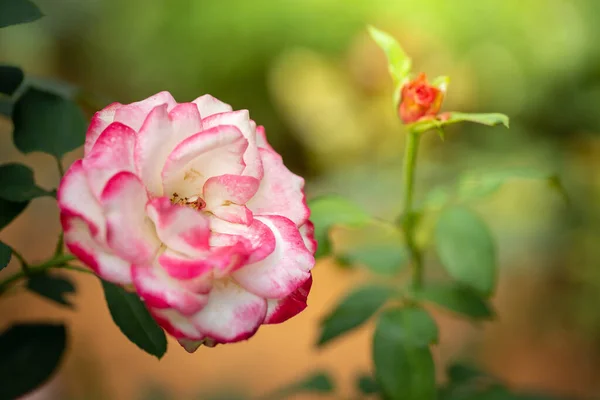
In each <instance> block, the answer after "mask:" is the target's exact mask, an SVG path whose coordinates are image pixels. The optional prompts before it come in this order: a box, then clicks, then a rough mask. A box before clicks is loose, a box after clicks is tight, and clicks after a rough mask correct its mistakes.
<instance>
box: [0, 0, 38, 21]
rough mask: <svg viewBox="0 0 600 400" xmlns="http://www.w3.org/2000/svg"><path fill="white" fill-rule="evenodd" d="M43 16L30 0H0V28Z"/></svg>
mask: <svg viewBox="0 0 600 400" xmlns="http://www.w3.org/2000/svg"><path fill="white" fill-rule="evenodd" d="M43 16H44V14H42V12H41V11H40V9H39V8H37V6H36V5H35V4H34V3H32V2H31V1H29V0H0V28H4V27H6V26H10V25H17V24H23V23H26V22H33V21H35V20H37V19H40V18H41V17H43Z"/></svg>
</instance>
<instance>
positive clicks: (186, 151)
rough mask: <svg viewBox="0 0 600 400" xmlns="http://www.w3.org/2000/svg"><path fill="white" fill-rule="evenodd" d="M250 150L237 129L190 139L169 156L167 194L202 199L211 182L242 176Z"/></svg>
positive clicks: (165, 175) (164, 177) (213, 130)
mask: <svg viewBox="0 0 600 400" xmlns="http://www.w3.org/2000/svg"><path fill="white" fill-rule="evenodd" d="M247 146H248V142H247V141H246V140H245V139H244V137H243V135H242V134H241V132H240V131H239V130H238V129H237V128H236V127H234V126H225V125H224V126H218V127H214V128H211V129H208V130H205V131H203V132H200V133H198V134H196V135H193V136H191V137H189V138H187V139H186V140H184V141H183V142H181V143H180V144H179V145H178V146H177V147H176V148H175V149H174V150H173V152H172V153H171V154H170V155H169V156H168V158H167V161H166V163H165V165H164V167H163V170H162V182H163V188H164V193H165V194H166V195H168V196H171V195H172V194H173V193H177V194H179V195H180V196H183V197H191V196H198V195H200V194H201V193H202V189H203V186H204V183H205V182H206V180H207V179H209V178H211V177H213V176H218V175H224V174H234V175H238V174H240V173H241V172H242V170H243V169H244V162H243V160H242V155H243V154H244V151H245V149H246V147H247Z"/></svg>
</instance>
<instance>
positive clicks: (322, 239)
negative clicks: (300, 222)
mask: <svg viewBox="0 0 600 400" xmlns="http://www.w3.org/2000/svg"><path fill="white" fill-rule="evenodd" d="M308 206H309V208H310V210H311V216H310V220H311V221H312V222H313V224H314V225H315V240H316V241H317V243H318V246H317V253H316V255H315V256H316V257H317V258H318V257H324V256H327V255H328V254H329V253H330V252H331V244H330V242H329V229H330V228H331V227H332V226H334V225H345V226H360V225H362V224H365V223H366V222H367V221H369V219H370V217H369V215H368V214H367V213H365V212H364V211H363V210H362V209H361V208H360V207H358V206H357V205H356V204H354V203H352V202H351V201H350V200H347V199H345V198H343V197H341V196H336V195H332V196H322V197H317V198H315V199H313V200H311V201H310V202H309V203H308Z"/></svg>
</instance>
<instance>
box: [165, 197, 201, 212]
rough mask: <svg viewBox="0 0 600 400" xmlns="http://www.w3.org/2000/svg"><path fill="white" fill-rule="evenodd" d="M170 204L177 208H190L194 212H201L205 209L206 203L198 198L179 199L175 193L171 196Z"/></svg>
mask: <svg viewBox="0 0 600 400" xmlns="http://www.w3.org/2000/svg"><path fill="white" fill-rule="evenodd" d="M171 203H172V204H176V205H178V206H185V207H190V208H191V209H194V210H202V209H204V207H206V202H205V201H204V200H203V199H202V197H200V196H191V197H181V196H179V195H178V194H177V193H173V195H172V196H171Z"/></svg>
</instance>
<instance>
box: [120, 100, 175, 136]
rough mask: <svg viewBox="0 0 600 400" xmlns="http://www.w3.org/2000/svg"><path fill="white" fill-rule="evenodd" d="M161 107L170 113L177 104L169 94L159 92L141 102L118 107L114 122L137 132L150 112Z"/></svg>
mask: <svg viewBox="0 0 600 400" xmlns="http://www.w3.org/2000/svg"><path fill="white" fill-rule="evenodd" d="M161 105H165V106H166V109H167V111H170V110H172V109H173V108H174V107H175V106H176V105H177V102H176V101H175V99H174V98H173V96H171V93H169V92H160V93H157V94H155V95H154V96H151V97H148V98H147V99H144V100H142V101H137V102H135V103H131V104H126V105H123V106H122V107H119V108H118V109H117V110H116V112H115V121H117V122H122V123H124V124H125V125H127V126H129V127H130V128H131V129H133V130H134V131H136V132H138V131H139V130H140V128H141V127H142V125H143V124H144V121H145V120H146V118H147V117H148V114H149V113H150V111H152V110H153V109H154V108H156V107H158V106H161Z"/></svg>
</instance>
